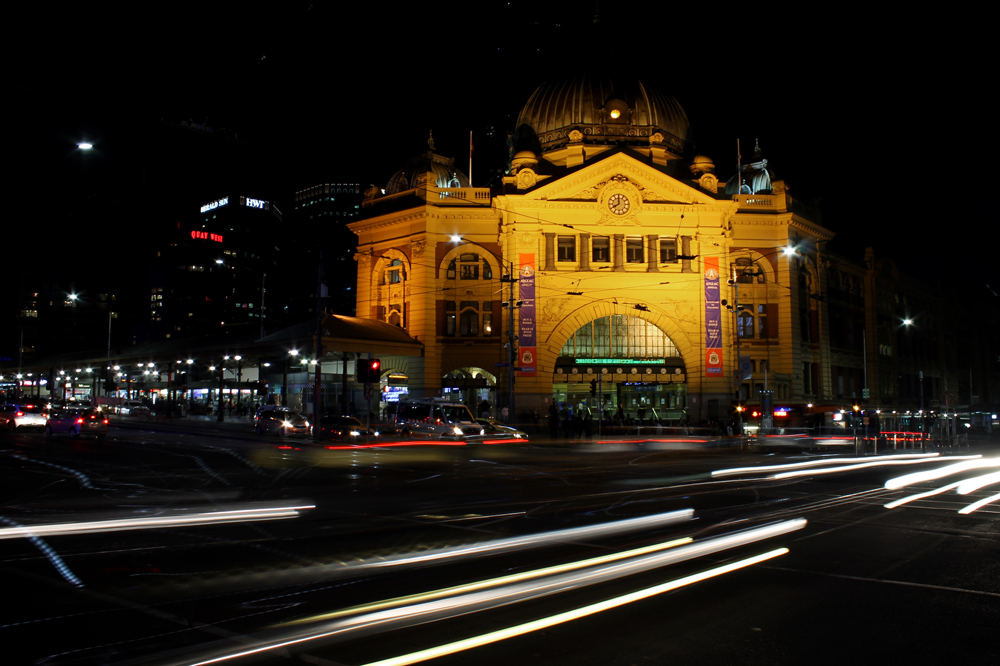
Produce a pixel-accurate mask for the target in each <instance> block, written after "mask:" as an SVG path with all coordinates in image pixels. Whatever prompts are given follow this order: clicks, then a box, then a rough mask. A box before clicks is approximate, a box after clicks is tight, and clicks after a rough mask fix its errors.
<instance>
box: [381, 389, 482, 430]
mask: <svg viewBox="0 0 1000 666" xmlns="http://www.w3.org/2000/svg"><path fill="white" fill-rule="evenodd" d="M396 429H397V430H398V431H399V432H400V434H402V435H404V436H407V435H422V436H425V437H435V438H439V439H465V438H466V437H471V436H475V435H483V434H485V432H486V431H485V429H484V428H483V426H482V425H481V424H479V423H477V422H476V417H475V416H473V415H472V412H470V411H469V408H468V406H466V405H465V404H464V403H461V402H451V401H446V400H439V399H434V398H430V399H425V400H407V401H402V400H400V402H399V405H398V407H397V408H396Z"/></svg>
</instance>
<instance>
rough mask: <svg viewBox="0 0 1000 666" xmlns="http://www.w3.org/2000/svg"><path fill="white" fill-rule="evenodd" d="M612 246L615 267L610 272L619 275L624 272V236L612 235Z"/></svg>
mask: <svg viewBox="0 0 1000 666" xmlns="http://www.w3.org/2000/svg"><path fill="white" fill-rule="evenodd" d="M614 246H615V247H614V253H615V256H614V262H615V267H614V268H613V269H611V270H613V271H614V272H616V273H620V272H622V271H624V270H625V236H624V235H623V234H615V235H614Z"/></svg>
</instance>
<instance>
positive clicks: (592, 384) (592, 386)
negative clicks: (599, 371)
mask: <svg viewBox="0 0 1000 666" xmlns="http://www.w3.org/2000/svg"><path fill="white" fill-rule="evenodd" d="M590 395H597V380H596V379H591V380H590Z"/></svg>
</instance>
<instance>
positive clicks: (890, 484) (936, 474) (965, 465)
mask: <svg viewBox="0 0 1000 666" xmlns="http://www.w3.org/2000/svg"><path fill="white" fill-rule="evenodd" d="M962 459H963V462H958V463H955V464H953V465H946V466H944V467H939V468H937V469H931V470H927V471H924V472H914V473H913V474H904V475H903V476H897V477H895V478H892V479H889V480H888V481H886V482H885V487H886V488H888V489H889V490H898V489H900V488H905V487H906V486H912V485H913V484H914V483H921V482H923V481H933V480H934V479H941V478H944V477H946V476H950V475H951V474H955V473H957V472H964V471H965V470H967V469H977V468H979V467H1000V460H998V459H997V458H983V457H982V456H963V457H962ZM952 460H953V458H952Z"/></svg>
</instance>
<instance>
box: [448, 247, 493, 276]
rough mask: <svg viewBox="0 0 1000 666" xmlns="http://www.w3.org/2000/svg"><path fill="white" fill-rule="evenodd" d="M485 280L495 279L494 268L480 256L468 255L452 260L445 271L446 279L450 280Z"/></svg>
mask: <svg viewBox="0 0 1000 666" xmlns="http://www.w3.org/2000/svg"><path fill="white" fill-rule="evenodd" d="M480 277H482V279H484V280H492V279H493V268H492V267H491V266H490V262H489V261H487V260H486V258H485V257H480V256H479V255H478V254H472V253H467V254H463V255H461V256H460V257H458V258H457V259H452V260H451V262H450V263H449V264H448V270H447V271H445V278H446V279H448V280H455V279H459V280H478V279H480Z"/></svg>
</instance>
